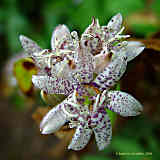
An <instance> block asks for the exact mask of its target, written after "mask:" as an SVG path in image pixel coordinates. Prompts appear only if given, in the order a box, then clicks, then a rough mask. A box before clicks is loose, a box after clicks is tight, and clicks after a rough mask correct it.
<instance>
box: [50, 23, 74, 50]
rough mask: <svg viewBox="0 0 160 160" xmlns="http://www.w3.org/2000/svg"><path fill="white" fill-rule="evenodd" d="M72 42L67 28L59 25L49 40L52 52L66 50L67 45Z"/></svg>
mask: <svg viewBox="0 0 160 160" xmlns="http://www.w3.org/2000/svg"><path fill="white" fill-rule="evenodd" d="M71 41H72V38H71V34H70V31H69V29H68V28H67V26H65V25H59V26H58V27H56V29H55V30H54V31H53V34H52V38H51V47H52V49H53V50H55V49H56V48H58V49H68V47H69V43H70V42H71Z"/></svg>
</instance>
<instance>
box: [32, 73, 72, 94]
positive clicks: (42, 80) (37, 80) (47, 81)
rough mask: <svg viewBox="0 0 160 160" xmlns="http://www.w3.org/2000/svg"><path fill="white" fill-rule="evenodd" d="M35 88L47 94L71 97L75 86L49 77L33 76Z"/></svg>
mask: <svg viewBox="0 0 160 160" xmlns="http://www.w3.org/2000/svg"><path fill="white" fill-rule="evenodd" d="M32 82H33V84H34V85H35V87H37V88H39V89H41V90H43V91H45V92H46V93H47V94H65V95H69V94H70V93H71V92H72V91H73V86H72V84H71V83H70V81H69V80H65V79H63V78H57V77H55V76H54V77H49V76H38V75H34V76H32Z"/></svg>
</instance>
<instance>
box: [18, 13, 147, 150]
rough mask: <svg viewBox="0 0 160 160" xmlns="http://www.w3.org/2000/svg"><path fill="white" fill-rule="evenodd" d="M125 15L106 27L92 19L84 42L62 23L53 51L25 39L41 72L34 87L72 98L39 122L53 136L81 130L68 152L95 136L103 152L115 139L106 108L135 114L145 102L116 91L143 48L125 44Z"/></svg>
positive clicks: (131, 42) (113, 20)
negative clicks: (67, 129)
mask: <svg viewBox="0 0 160 160" xmlns="http://www.w3.org/2000/svg"><path fill="white" fill-rule="evenodd" d="M121 25H122V16H121V14H117V15H116V16H114V17H113V18H112V19H111V20H110V21H109V23H108V25H107V26H100V25H99V22H98V19H95V18H93V20H92V23H91V25H89V27H88V28H87V29H86V30H85V31H84V33H83V34H82V36H81V38H79V37H78V34H77V32H75V31H73V32H71V33H70V31H69V29H68V28H67V27H66V26H65V25H59V26H58V27H57V28H56V29H55V31H54V32H53V34H52V39H51V47H52V49H41V48H40V47H39V46H38V45H37V44H36V43H35V42H34V41H32V40H30V39H29V38H27V37H25V36H20V41H21V44H22V46H23V48H24V49H25V51H26V52H27V53H28V55H29V56H30V57H32V59H33V60H34V62H35V65H36V66H37V68H38V74H37V75H33V76H32V82H33V84H34V85H35V87H38V88H40V89H41V91H42V93H45V94H64V95H65V96H67V98H66V99H65V100H64V101H63V102H61V103H60V104H58V105H57V106H55V107H54V108H53V109H51V110H50V111H49V112H48V113H47V114H46V116H45V117H44V118H43V120H42V122H41V124H40V130H41V133H42V134H50V133H53V132H56V131H57V130H59V129H60V128H61V127H62V126H63V125H64V124H66V123H68V124H69V127H70V128H76V131H75V134H74V136H73V138H72V141H71V143H70V145H69V146H68V149H73V150H81V149H83V148H84V147H85V146H86V145H87V143H88V141H89V140H90V137H91V135H92V133H94V135H95V138H96V142H97V145H98V148H99V150H102V149H104V148H105V147H106V146H107V145H108V144H109V143H110V141H111V137H112V129H111V127H112V126H111V122H110V119H109V116H108V114H107V112H106V111H105V110H106V109H109V110H111V111H113V112H116V113H117V114H119V115H121V116H124V117H126V116H136V115H139V114H140V113H141V111H142V106H141V104H140V103H139V102H138V101H137V100H136V99H135V98H133V97H132V96H131V95H129V94H127V93H124V92H121V91H113V90H111V89H112V88H113V86H114V85H115V84H116V83H117V82H118V81H119V80H120V78H121V77H122V76H123V74H124V72H125V70H126V67H127V63H128V62H129V61H130V60H132V59H134V58H135V57H136V56H137V55H139V54H140V53H141V52H142V51H143V49H144V46H143V44H141V43H140V42H135V41H126V40H125V39H126V38H128V37H129V35H121V34H122V32H123V30H124V27H121Z"/></svg>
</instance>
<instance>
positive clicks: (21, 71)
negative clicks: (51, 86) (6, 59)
mask: <svg viewBox="0 0 160 160" xmlns="http://www.w3.org/2000/svg"><path fill="white" fill-rule="evenodd" d="M13 73H14V75H15V78H16V80H17V83H18V85H19V87H20V89H21V90H22V92H23V93H25V94H27V95H28V94H32V92H31V91H32V89H33V88H32V87H33V86H32V75H34V74H36V73H37V68H36V67H35V65H34V62H33V60H32V59H31V58H23V59H20V60H18V61H17V62H15V63H14V67H13Z"/></svg>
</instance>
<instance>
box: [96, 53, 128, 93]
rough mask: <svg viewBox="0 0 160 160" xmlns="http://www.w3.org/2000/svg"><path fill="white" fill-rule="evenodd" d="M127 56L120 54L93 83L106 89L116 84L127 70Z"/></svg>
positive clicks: (101, 88)
mask: <svg viewBox="0 0 160 160" xmlns="http://www.w3.org/2000/svg"><path fill="white" fill-rule="evenodd" d="M126 66H127V62H126V57H124V56H120V57H117V58H115V59H114V60H113V61H112V62H110V64H109V65H108V66H107V67H106V68H105V69H104V71H103V72H102V73H100V74H99V75H98V76H97V77H96V79H95V80H94V81H93V85H95V86H97V87H98V89H100V90H102V91H103V90H106V89H109V88H110V87H112V86H114V85H115V83H116V82H117V81H119V80H120V78H121V77H122V75H123V74H124V72H125V70H126Z"/></svg>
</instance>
